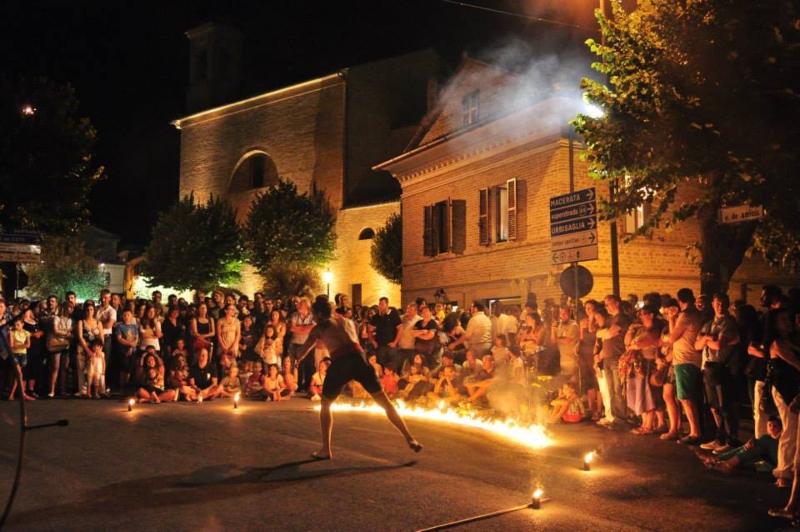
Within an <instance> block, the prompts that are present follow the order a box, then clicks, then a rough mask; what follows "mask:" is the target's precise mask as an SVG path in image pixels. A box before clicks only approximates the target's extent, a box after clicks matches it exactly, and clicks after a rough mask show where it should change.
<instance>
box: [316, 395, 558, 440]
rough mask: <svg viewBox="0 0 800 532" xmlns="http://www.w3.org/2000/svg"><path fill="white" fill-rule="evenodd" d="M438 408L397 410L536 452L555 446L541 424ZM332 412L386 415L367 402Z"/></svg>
mask: <svg viewBox="0 0 800 532" xmlns="http://www.w3.org/2000/svg"><path fill="white" fill-rule="evenodd" d="M438 407H439V408H438V409H436V410H434V409H427V408H422V407H417V406H413V407H409V406H407V405H406V404H405V403H404V402H403V401H401V400H398V401H397V405H396V408H397V411H398V412H399V413H400V415H401V416H403V417H405V418H416V419H422V420H425V421H434V422H440V423H451V424H454V425H461V426H464V427H471V428H475V429H479V430H485V431H487V432H491V433H493V434H497V435H498V436H502V437H504V438H506V439H508V440H511V441H513V442H515V443H518V444H520V445H523V446H525V447H529V448H532V449H542V448H544V447H548V446H550V445H552V444H553V442H552V440H551V439H550V438H549V437H548V436H547V434H546V433H545V429H544V427H542V426H540V425H524V424H522V423H520V422H518V421H517V420H514V419H508V420H499V419H482V418H479V417H477V414H476V412H475V411H469V412H467V413H460V412H456V411H455V410H453V409H452V408H445V406H444V405H443V404H442V403H440V404H439V405H438ZM319 409H320V407H319V406H316V407H314V410H319ZM331 410H333V411H335V412H368V413H373V414H384V411H383V408H381V407H380V406H378V405H377V404H375V403H371V404H366V403H364V402H361V403H358V404H350V403H334V404H333V405H331Z"/></svg>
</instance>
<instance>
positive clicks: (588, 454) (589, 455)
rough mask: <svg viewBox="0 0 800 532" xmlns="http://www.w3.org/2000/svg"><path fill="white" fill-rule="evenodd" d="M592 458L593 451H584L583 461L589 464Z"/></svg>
mask: <svg viewBox="0 0 800 532" xmlns="http://www.w3.org/2000/svg"><path fill="white" fill-rule="evenodd" d="M593 459H594V451H592V452H588V453H586V456H584V457H583V461H584V462H585V463H587V464H591V463H592V460H593Z"/></svg>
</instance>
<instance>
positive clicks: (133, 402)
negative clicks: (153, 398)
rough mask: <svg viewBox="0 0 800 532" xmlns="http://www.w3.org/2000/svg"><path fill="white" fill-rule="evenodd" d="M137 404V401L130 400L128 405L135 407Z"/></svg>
mask: <svg viewBox="0 0 800 532" xmlns="http://www.w3.org/2000/svg"><path fill="white" fill-rule="evenodd" d="M135 404H136V399H129V400H128V405H129V406H133V405H135Z"/></svg>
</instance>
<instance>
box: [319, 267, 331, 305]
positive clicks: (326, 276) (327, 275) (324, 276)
mask: <svg viewBox="0 0 800 532" xmlns="http://www.w3.org/2000/svg"><path fill="white" fill-rule="evenodd" d="M322 280H323V281H325V284H326V285H328V299H330V298H331V281H332V280H333V272H332V271H331V269H330V268H328V269H327V270H325V271H324V272H322Z"/></svg>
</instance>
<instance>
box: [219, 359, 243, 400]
mask: <svg viewBox="0 0 800 532" xmlns="http://www.w3.org/2000/svg"><path fill="white" fill-rule="evenodd" d="M219 387H220V397H234V396H236V394H237V393H241V392H242V380H241V379H240V378H239V367H238V366H237V365H236V364H233V365H232V366H231V367H230V368H228V374H227V375H226V376H225V377H224V378H223V379H222V382H221V383H220V384H219Z"/></svg>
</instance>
